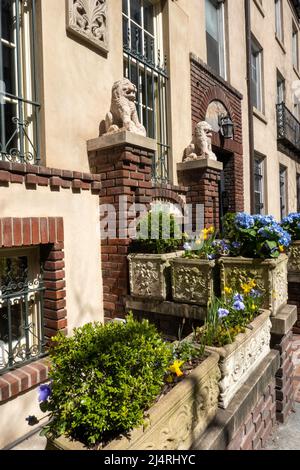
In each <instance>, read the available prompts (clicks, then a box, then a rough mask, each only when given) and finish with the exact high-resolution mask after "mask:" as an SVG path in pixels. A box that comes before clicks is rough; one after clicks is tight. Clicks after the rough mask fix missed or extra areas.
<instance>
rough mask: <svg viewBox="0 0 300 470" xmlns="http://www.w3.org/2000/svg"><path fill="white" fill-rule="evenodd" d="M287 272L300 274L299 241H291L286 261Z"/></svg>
mask: <svg viewBox="0 0 300 470" xmlns="http://www.w3.org/2000/svg"><path fill="white" fill-rule="evenodd" d="M288 272H289V274H298V275H299V276H300V241H295V242H293V244H292V246H291V249H290V255H289V263H288Z"/></svg>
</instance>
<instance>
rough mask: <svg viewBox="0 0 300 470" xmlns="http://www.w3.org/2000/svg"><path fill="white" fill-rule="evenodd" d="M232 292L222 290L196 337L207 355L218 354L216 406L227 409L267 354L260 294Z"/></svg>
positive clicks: (267, 329) (265, 312) (267, 319)
mask: <svg viewBox="0 0 300 470" xmlns="http://www.w3.org/2000/svg"><path fill="white" fill-rule="evenodd" d="M248 284H249V287H251V293H248V294H240V293H234V291H232V289H231V288H226V292H227V294H226V295H225V296H224V297H223V298H222V300H219V299H217V300H214V301H213V302H212V304H211V305H210V307H209V309H208V316H207V321H206V323H205V325H204V327H202V328H200V329H198V331H197V332H196V338H197V339H198V341H200V342H201V344H205V345H206V351H207V352H215V353H217V354H218V355H219V357H220V361H219V366H220V370H221V380H220V383H219V387H220V396H219V406H220V407H221V408H227V407H228V405H229V403H230V401H231V400H232V398H233V397H234V395H235V394H236V393H237V391H238V390H239V389H240V388H241V387H242V386H243V385H244V383H245V381H246V380H247V379H248V377H249V376H250V375H251V373H252V372H253V371H254V370H255V369H256V367H257V366H258V365H259V364H260V363H261V361H262V360H263V359H264V358H265V356H266V355H267V354H268V353H269V351H270V338H271V326H272V325H271V321H270V312H269V311H268V310H262V309H261V303H262V302H263V298H262V293H261V292H260V291H258V290H255V291H254V290H253V289H252V282H251V281H249V283H248Z"/></svg>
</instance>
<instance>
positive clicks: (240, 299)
mask: <svg viewBox="0 0 300 470" xmlns="http://www.w3.org/2000/svg"><path fill="white" fill-rule="evenodd" d="M233 300H234V301H235V302H244V296H243V295H242V294H235V296H234V297H233Z"/></svg>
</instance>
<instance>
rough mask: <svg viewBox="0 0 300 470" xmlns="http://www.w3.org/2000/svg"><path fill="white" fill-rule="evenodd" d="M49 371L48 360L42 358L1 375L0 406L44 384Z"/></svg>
mask: <svg viewBox="0 0 300 470" xmlns="http://www.w3.org/2000/svg"><path fill="white" fill-rule="evenodd" d="M49 369H50V362H49V359H47V358H44V359H39V360H37V361H35V362H31V363H30V364H27V365H25V366H23V367H20V368H19V369H15V370H12V371H9V372H7V373H6V374H4V375H1V376H0V404H1V403H2V402H5V401H7V400H9V399H10V398H15V397H17V396H18V395H20V394H21V393H24V392H26V391H27V390H29V389H31V388H32V387H35V386H37V385H39V384H40V383H42V382H45V381H46V380H47V379H48V373H49Z"/></svg>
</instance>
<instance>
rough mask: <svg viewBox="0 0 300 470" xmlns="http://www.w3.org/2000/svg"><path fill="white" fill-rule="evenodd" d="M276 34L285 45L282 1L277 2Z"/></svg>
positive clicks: (277, 0) (276, 0)
mask: <svg viewBox="0 0 300 470" xmlns="http://www.w3.org/2000/svg"><path fill="white" fill-rule="evenodd" d="M275 34H276V37H277V39H279V41H280V42H281V43H284V22H283V5H282V0H275Z"/></svg>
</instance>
